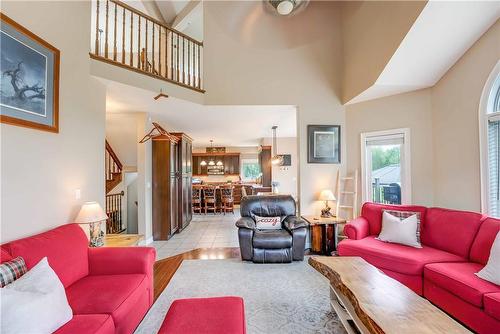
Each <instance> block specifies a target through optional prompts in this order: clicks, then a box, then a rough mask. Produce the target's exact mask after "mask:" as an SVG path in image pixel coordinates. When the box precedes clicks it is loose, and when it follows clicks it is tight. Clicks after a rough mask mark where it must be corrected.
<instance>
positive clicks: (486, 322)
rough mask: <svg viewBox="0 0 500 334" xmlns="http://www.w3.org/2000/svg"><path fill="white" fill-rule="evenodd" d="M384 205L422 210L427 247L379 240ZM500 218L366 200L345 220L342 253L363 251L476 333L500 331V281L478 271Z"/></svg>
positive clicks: (362, 254)
mask: <svg viewBox="0 0 500 334" xmlns="http://www.w3.org/2000/svg"><path fill="white" fill-rule="evenodd" d="M382 210H400V211H413V212H419V213H420V221H421V225H420V239H421V243H422V247H423V248H414V247H409V246H404V245H399V244H392V243H386V242H382V241H379V240H376V239H375V238H376V236H378V234H379V233H380V230H381V227H382ZM498 231H500V220H499V219H494V218H489V217H485V216H483V215H481V214H479V213H474V212H466V211H457V210H448V209H441V208H425V207H422V206H400V205H382V204H375V203H365V204H364V205H363V207H362V209H361V216H360V217H358V218H356V219H354V220H352V221H351V222H350V223H348V224H346V226H345V228H344V233H345V235H346V236H347V237H348V239H345V240H343V241H341V242H340V243H339V245H338V254H339V255H340V256H360V257H362V258H363V259H365V260H366V261H368V262H369V263H371V264H372V265H374V266H376V267H377V268H379V269H381V270H382V271H383V272H384V273H385V274H387V275H388V276H390V277H392V278H394V279H396V280H398V281H399V282H401V283H403V284H404V285H406V286H407V287H409V288H410V289H412V290H413V291H415V292H416V293H417V294H419V295H421V296H424V297H425V298H427V299H428V300H430V301H431V302H432V303H434V304H435V305H437V306H438V307H440V308H441V309H443V310H444V311H445V312H447V313H449V314H450V315H452V316H453V317H454V318H456V319H457V320H458V321H460V322H462V323H463V324H465V325H466V326H467V327H469V328H470V329H472V330H474V331H476V332H478V333H500V286H498V285H496V284H493V283H490V282H487V281H485V280H482V279H480V278H479V277H477V276H476V275H474V273H476V272H478V271H479V270H481V268H483V267H484V265H485V264H486V262H487V261H488V257H489V253H490V250H491V247H492V245H493V241H494V239H495V236H496V234H497V233H498Z"/></svg>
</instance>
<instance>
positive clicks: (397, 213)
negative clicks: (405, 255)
mask: <svg viewBox="0 0 500 334" xmlns="http://www.w3.org/2000/svg"><path fill="white" fill-rule="evenodd" d="M384 211H385V212H387V213H389V214H391V215H393V216H394V217H398V218H399V219H400V220H403V219H406V218H408V217H411V216H413V215H417V240H418V242H419V243H420V212H413V211H398V210H384Z"/></svg>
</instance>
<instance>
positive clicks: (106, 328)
mask: <svg viewBox="0 0 500 334" xmlns="http://www.w3.org/2000/svg"><path fill="white" fill-rule="evenodd" d="M0 250H1V262H4V261H8V260H9V259H11V258H15V257H18V256H22V257H23V258H24V261H25V262H26V265H27V267H28V269H30V268H32V267H33V266H34V265H35V264H37V263H38V262H39V261H40V260H41V259H42V258H43V257H45V256H46V257H47V258H48V261H49V264H50V266H51V267H52V269H53V270H54V271H55V272H56V274H57V275H58V276H59V279H60V280H61V282H62V284H63V285H64V287H65V289H66V296H67V297H68V302H69V305H70V306H71V308H72V309H73V319H72V320H70V321H69V322H68V323H66V324H65V325H64V326H62V327H61V328H59V329H58V330H57V331H56V333H57V334H75V333H85V334H87V333H99V334H108V333H117V334H125V333H132V332H133V331H134V330H135V328H136V327H137V325H138V324H139V322H140V321H141V320H142V318H143V317H144V315H145V314H146V312H147V311H148V309H149V307H150V306H151V304H152V303H153V264H154V261H155V256H156V252H155V250H154V248H150V247H124V248H104V247H103V248H89V247H88V240H87V237H86V235H85V233H84V232H83V230H82V229H81V228H80V226H78V225H77V224H68V225H63V226H60V227H57V228H55V229H53V230H50V231H48V232H45V233H41V234H38V235H34V236H32V237H28V238H24V239H20V240H16V241H12V242H9V243H7V244H3V245H1V246H0ZM26 320H27V321H29V319H28V318H27V319H26Z"/></svg>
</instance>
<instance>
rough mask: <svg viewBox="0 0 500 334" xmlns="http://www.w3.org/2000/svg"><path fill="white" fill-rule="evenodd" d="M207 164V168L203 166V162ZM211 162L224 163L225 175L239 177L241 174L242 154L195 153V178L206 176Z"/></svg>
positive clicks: (193, 161)
mask: <svg viewBox="0 0 500 334" xmlns="http://www.w3.org/2000/svg"><path fill="white" fill-rule="evenodd" d="M203 160H204V161H205V162H206V163H207V166H201V165H200V163H201V162H202V161H203ZM210 160H214V161H215V162H217V161H222V163H223V164H224V166H223V167H224V168H223V173H224V175H239V174H240V154H239V153H220V152H218V153H193V160H192V163H193V167H192V168H193V174H192V175H194V176H206V175H209V172H208V162H209V161H210Z"/></svg>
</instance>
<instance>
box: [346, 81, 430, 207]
mask: <svg viewBox="0 0 500 334" xmlns="http://www.w3.org/2000/svg"><path fill="white" fill-rule="evenodd" d="M398 128H410V145H411V147H410V150H411V174H412V175H411V181H412V202H413V203H414V204H420V205H429V206H430V205H433V172H432V167H433V148H434V145H433V141H432V137H433V134H432V103H431V90H430V89H423V90H418V91H415V92H411V93H406V94H400V95H395V96H391V97H386V98H381V99H377V100H373V101H367V102H361V103H357V104H353V105H348V106H347V108H346V131H347V134H346V140H347V152H348V154H347V169H348V170H349V172H353V171H354V170H356V169H358V170H361V133H363V132H372V131H381V130H390V129H398ZM358 191H359V200H360V201H361V182H360V183H359V189H358ZM360 203H361V202H360Z"/></svg>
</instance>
